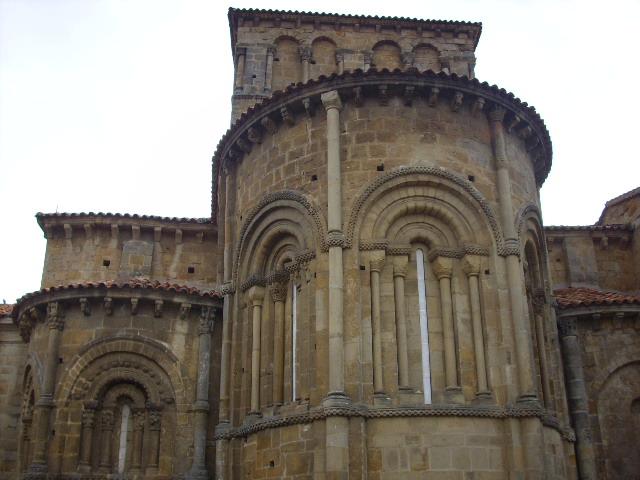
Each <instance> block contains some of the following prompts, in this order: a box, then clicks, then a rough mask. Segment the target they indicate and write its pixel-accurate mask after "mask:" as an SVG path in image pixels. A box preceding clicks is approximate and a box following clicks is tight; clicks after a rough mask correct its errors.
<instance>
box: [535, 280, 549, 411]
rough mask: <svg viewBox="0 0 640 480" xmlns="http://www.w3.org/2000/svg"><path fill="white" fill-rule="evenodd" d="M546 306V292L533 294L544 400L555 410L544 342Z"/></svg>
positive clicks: (546, 405)
mask: <svg viewBox="0 0 640 480" xmlns="http://www.w3.org/2000/svg"><path fill="white" fill-rule="evenodd" d="M544 304H545V295H544V290H542V289H539V290H538V291H535V292H533V312H534V323H535V329H536V341H537V347H538V356H539V357H540V377H542V378H541V379H542V398H543V400H544V406H545V408H547V409H551V410H554V408H553V399H552V398H551V385H550V383H549V369H548V366H547V348H546V345H545V342H544V338H545V336H544Z"/></svg>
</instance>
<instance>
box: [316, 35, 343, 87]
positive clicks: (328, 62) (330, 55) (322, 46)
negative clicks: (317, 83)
mask: <svg viewBox="0 0 640 480" xmlns="http://www.w3.org/2000/svg"><path fill="white" fill-rule="evenodd" d="M336 49H337V46H336V42H334V41H333V40H332V39H331V38H329V37H327V36H325V35H321V36H318V37H316V38H315V39H313V41H312V42H311V59H312V63H311V65H310V77H311V78H318V77H320V75H324V76H327V77H328V76H329V75H331V74H332V73H336V71H337V65H336Z"/></svg>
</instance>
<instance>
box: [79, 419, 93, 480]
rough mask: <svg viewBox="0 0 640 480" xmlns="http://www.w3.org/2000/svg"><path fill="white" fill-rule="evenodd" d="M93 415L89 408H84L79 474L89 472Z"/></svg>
mask: <svg viewBox="0 0 640 480" xmlns="http://www.w3.org/2000/svg"><path fill="white" fill-rule="evenodd" d="M95 413H96V412H95V410H94V409H91V408H85V409H84V411H83V412H82V438H81V442H80V456H79V459H78V471H80V472H88V471H90V470H91V445H92V443H93V426H94V420H95Z"/></svg>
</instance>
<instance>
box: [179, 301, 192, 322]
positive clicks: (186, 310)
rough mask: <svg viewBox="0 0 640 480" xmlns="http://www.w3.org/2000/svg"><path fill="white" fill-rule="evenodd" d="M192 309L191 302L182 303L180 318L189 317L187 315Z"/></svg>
mask: <svg viewBox="0 0 640 480" xmlns="http://www.w3.org/2000/svg"><path fill="white" fill-rule="evenodd" d="M190 311H191V304H190V303H182V304H180V320H184V319H185V318H187V316H188V315H189V312H190Z"/></svg>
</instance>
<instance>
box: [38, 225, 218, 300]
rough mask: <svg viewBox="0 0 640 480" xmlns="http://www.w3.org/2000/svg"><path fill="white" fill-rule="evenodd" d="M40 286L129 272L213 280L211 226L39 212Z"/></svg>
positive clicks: (183, 280) (205, 283)
mask: <svg viewBox="0 0 640 480" xmlns="http://www.w3.org/2000/svg"><path fill="white" fill-rule="evenodd" d="M40 222H41V225H42V228H43V230H44V231H45V235H46V237H47V250H46V254H45V264H44V268H43V273H42V287H52V286H57V285H66V284H70V283H82V282H98V281H116V280H124V279H128V278H132V277H144V278H146V279H149V280H158V281H161V282H162V281H169V282H172V283H179V284H189V285H193V286H198V287H209V288H210V287H212V286H213V285H214V284H215V282H216V274H217V271H216V265H217V254H216V242H217V233H216V229H215V227H214V226H213V225H211V224H210V223H209V224H207V223H206V222H204V221H203V222H199V223H195V222H184V223H180V222H173V221H168V222H163V221H161V220H146V221H145V220H135V219H123V218H122V217H117V216H116V217H114V216H110V215H108V214H107V215H103V214H99V215H84V216H83V215H75V216H73V217H66V216H65V215H64V214H62V215H55V214H53V215H43V216H42V217H41V219H40Z"/></svg>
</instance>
